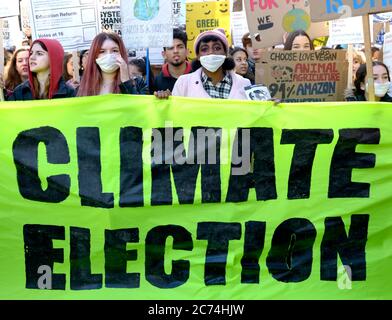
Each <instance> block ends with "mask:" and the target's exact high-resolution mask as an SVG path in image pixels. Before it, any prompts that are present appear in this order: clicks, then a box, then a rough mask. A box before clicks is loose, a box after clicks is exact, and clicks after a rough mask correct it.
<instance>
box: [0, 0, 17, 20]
mask: <svg viewBox="0 0 392 320" xmlns="http://www.w3.org/2000/svg"><path fill="white" fill-rule="evenodd" d="M17 15H19V1H15V0H11V1H5V0H4V1H1V2H0V18H5V17H12V16H17Z"/></svg>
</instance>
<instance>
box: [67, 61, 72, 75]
mask: <svg viewBox="0 0 392 320" xmlns="http://www.w3.org/2000/svg"><path fill="white" fill-rule="evenodd" d="M67 72H68V74H69V75H70V76H73V61H72V57H70V58H69V59H68V62H67Z"/></svg>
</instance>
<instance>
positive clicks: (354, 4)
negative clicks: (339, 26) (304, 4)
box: [309, 0, 392, 21]
mask: <svg viewBox="0 0 392 320" xmlns="http://www.w3.org/2000/svg"><path fill="white" fill-rule="evenodd" d="M309 1H310V12H311V16H312V21H327V20H335V19H339V18H348V17H355V16H363V15H365V14H367V13H378V12H387V11H392V1H390V0H321V1H320V0H309Z"/></svg>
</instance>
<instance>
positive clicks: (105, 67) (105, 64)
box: [95, 53, 119, 73]
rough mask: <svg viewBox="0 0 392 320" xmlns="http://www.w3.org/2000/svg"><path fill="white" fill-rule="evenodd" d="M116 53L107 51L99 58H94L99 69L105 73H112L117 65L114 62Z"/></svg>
mask: <svg viewBox="0 0 392 320" xmlns="http://www.w3.org/2000/svg"><path fill="white" fill-rule="evenodd" d="M116 56H117V55H116V54H113V53H109V54H105V55H104V56H103V57H101V58H97V59H95V62H96V63H97V64H98V65H99V67H100V68H101V70H102V71H103V72H105V73H113V72H114V71H116V70H117V69H118V68H119V66H118V65H117V64H116V61H117V60H116Z"/></svg>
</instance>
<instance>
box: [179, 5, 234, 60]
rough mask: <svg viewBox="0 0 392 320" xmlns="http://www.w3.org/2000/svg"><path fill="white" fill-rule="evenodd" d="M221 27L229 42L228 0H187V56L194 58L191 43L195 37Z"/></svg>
mask: <svg viewBox="0 0 392 320" xmlns="http://www.w3.org/2000/svg"><path fill="white" fill-rule="evenodd" d="M216 28H222V29H224V30H225V32H226V37H227V38H228V39H229V43H231V35H230V3H229V0H220V1H206V2H189V3H187V4H186V32H187V34H188V50H189V56H190V57H191V58H194V57H195V56H196V55H195V53H194V52H193V43H194V41H195V39H196V37H197V36H198V35H199V34H200V33H202V32H204V31H207V30H213V29H216Z"/></svg>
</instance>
